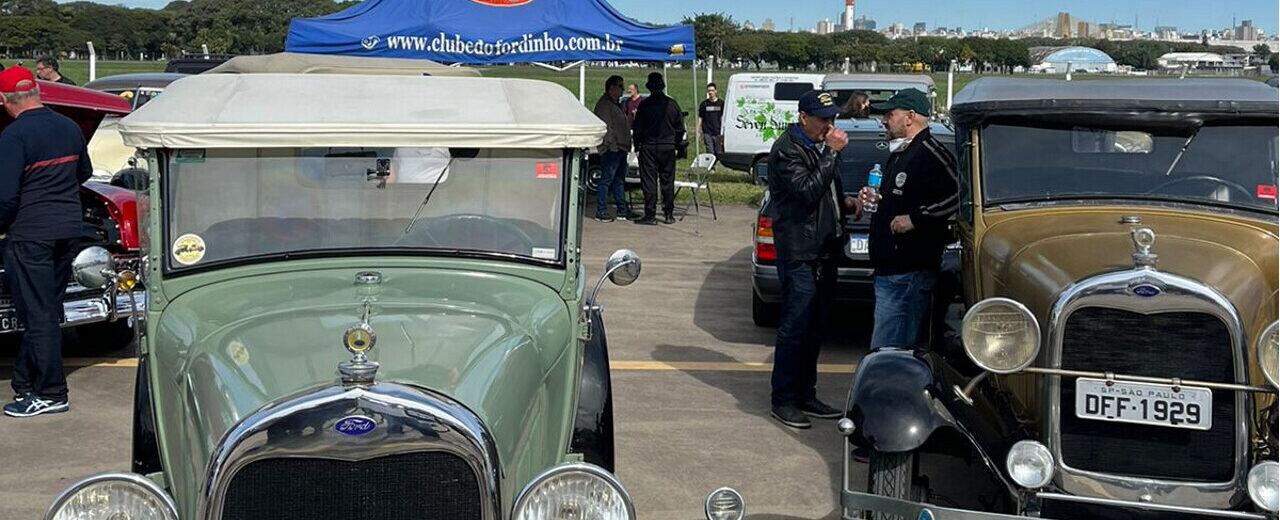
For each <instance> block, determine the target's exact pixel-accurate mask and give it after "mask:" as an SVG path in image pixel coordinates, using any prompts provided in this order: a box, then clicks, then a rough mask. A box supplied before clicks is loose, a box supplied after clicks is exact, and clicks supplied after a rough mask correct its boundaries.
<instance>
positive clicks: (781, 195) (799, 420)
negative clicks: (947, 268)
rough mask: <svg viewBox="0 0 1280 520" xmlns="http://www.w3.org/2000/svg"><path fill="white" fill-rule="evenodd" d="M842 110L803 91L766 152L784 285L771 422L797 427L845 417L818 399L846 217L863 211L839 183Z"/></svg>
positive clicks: (771, 214)
mask: <svg viewBox="0 0 1280 520" xmlns="http://www.w3.org/2000/svg"><path fill="white" fill-rule="evenodd" d="M839 113H840V107H838V106H836V104H835V102H834V101H833V100H832V99H831V95H830V94H828V93H826V92H820V91H816V90H815V91H812V92H809V93H807V94H805V95H804V96H802V97H801V98H800V122H799V124H795V125H791V127H789V128H788V129H787V131H786V132H785V133H784V134H783V135H782V137H779V138H778V140H777V141H775V142H774V143H773V150H772V151H771V152H770V153H769V207H768V216H769V217H770V218H772V219H773V236H774V245H775V247H776V249H777V252H778V261H777V269H778V281H779V282H780V283H781V284H782V314H781V316H780V320H779V322H778V339H777V341H776V342H775V347H774V349H775V353H774V360H773V376H772V378H771V380H770V382H771V384H772V387H773V393H772V396H771V401H772V402H771V404H772V408H773V409H772V415H773V417H774V418H775V419H777V420H778V421H780V422H782V423H783V424H785V425H787V426H790V427H792V428H808V427H809V426H811V423H810V421H809V417H818V418H823V419H836V418H839V417H840V415H841V412H840V410H837V409H835V408H832V407H830V406H827V405H826V404H824V403H822V402H821V401H819V400H818V398H817V394H816V390H817V383H818V350H819V348H820V347H821V345H822V337H823V335H824V333H825V332H826V317H827V315H828V313H829V311H830V307H831V303H832V297H833V296H834V292H835V285H836V264H835V260H836V258H838V255H840V254H841V253H840V249H841V247H842V245H843V243H844V215H845V213H846V212H850V211H853V212H856V211H858V203H857V201H856V200H854V198H853V197H845V196H844V188H843V186H842V185H841V182H840V173H839V164H840V160H839V155H840V152H841V151H842V150H844V148H845V146H846V145H848V144H849V136H848V135H846V134H845V132H844V131H843V130H840V129H839V128H835V127H834V126H833V125H834V123H835V118H836V115H837V114H839Z"/></svg>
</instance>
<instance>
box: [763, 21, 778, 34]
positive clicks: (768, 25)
mask: <svg viewBox="0 0 1280 520" xmlns="http://www.w3.org/2000/svg"><path fill="white" fill-rule="evenodd" d="M760 30H762V31H765V32H773V31H775V30H777V28H776V27H775V26H774V25H773V18H765V19H764V21H763V22H761V23H760Z"/></svg>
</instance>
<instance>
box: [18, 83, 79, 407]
mask: <svg viewBox="0 0 1280 520" xmlns="http://www.w3.org/2000/svg"><path fill="white" fill-rule="evenodd" d="M0 104H3V105H4V110H5V112H7V113H8V114H9V116H10V117H12V118H13V119H14V121H13V122H12V123H10V124H9V126H8V127H7V128H5V129H4V132H3V133H0V234H3V235H5V236H6V239H5V240H4V245H3V250H4V253H3V256H4V269H5V282H6V283H7V284H8V286H9V289H10V291H11V293H12V295H13V301H14V305H15V307H17V312H18V316H17V317H18V320H19V321H20V322H22V323H24V324H26V327H27V331H26V333H25V334H23V336H22V345H21V346H20V347H19V350H18V358H17V359H16V360H14V367H13V391H14V393H15V394H16V397H15V399H14V401H13V402H12V403H9V404H7V405H5V406H4V413H5V415H10V416H14V417H30V416H33V415H39V414H45V413H57V412H65V411H67V409H68V406H67V378H66V374H65V373H64V372H63V368H62V329H61V326H60V325H61V322H62V298H63V293H64V292H65V291H66V289H67V282H68V281H69V280H70V278H71V261H72V259H73V258H74V257H75V254H76V252H77V250H78V248H77V239H78V237H79V236H80V234H81V231H82V229H81V228H82V226H83V222H82V220H81V218H82V217H81V216H80V215H81V208H80V184H81V183H83V182H84V181H87V180H89V176H90V175H92V173H93V167H92V165H91V163H90V162H89V154H88V151H87V150H86V149H85V141H84V134H83V133H81V131H80V127H79V126H77V125H76V124H75V122H73V121H72V120H71V119H68V118H67V117H66V116H63V115H61V114H58V113H56V112H54V111H52V110H49V109H48V108H45V106H44V105H43V104H41V103H40V89H39V88H38V85H37V83H36V80H35V76H34V75H33V74H32V73H31V71H30V70H27V69H26V68H24V67H18V66H15V67H11V68H9V69H6V70H4V71H3V72H0Z"/></svg>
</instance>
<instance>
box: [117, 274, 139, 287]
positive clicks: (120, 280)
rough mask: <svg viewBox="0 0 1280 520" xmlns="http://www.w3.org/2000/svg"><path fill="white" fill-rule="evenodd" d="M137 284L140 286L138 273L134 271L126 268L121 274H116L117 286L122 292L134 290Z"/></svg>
mask: <svg viewBox="0 0 1280 520" xmlns="http://www.w3.org/2000/svg"><path fill="white" fill-rule="evenodd" d="M137 286H138V274H137V273H135V272H133V271H128V270H125V271H120V274H118V275H116V288H117V289H120V292H129V291H132V290H133V288H134V287H137Z"/></svg>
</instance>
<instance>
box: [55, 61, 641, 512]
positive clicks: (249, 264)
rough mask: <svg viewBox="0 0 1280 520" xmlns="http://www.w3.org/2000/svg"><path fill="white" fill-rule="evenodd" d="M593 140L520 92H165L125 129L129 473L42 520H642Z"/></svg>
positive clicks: (551, 97) (563, 104) (380, 85)
mask: <svg viewBox="0 0 1280 520" xmlns="http://www.w3.org/2000/svg"><path fill="white" fill-rule="evenodd" d="M604 132H605V127H604V124H603V123H601V122H600V121H599V120H598V119H596V118H595V116H594V115H592V113H591V112H590V111H588V110H586V109H585V108H583V106H582V105H581V104H580V103H579V102H578V101H577V100H576V99H574V97H573V96H571V95H570V94H569V92H567V91H566V90H564V89H563V88H561V87H559V86H556V85H553V84H551V83H546V82H539V81H527V80H509V79H486V78H476V77H423V76H416V77H414V76H378V77H372V76H356V75H298V74H243V75H237V74H215V75H199V76H191V77H188V78H184V79H181V80H178V81H176V82H174V83H173V84H172V85H170V86H169V88H168V89H167V90H166V91H165V95H164V96H161V97H158V98H156V99H155V100H153V101H152V102H150V103H148V104H147V105H146V106H145V107H143V108H142V109H140V110H138V111H137V112H135V113H134V114H133V115H132V116H130V117H128V118H126V119H124V120H123V121H121V123H120V133H121V135H122V136H123V138H124V141H125V144H126V145H128V146H133V147H137V148H139V149H143V150H145V153H146V154H148V158H149V160H148V164H150V165H152V171H151V172H150V178H151V182H150V186H149V192H148V193H147V197H145V198H144V200H142V201H141V203H140V206H142V207H143V210H142V211H143V215H142V220H143V222H144V224H143V227H144V229H146V231H147V232H146V235H145V237H144V242H143V247H144V249H145V262H144V264H143V268H142V272H141V273H139V274H141V275H142V278H143V280H144V282H145V284H146V287H147V291H148V296H149V298H150V299H149V302H148V303H149V305H148V309H147V314H146V317H145V320H142V323H143V326H142V327H141V329H140V331H139V333H140V334H141V338H142V341H140V342H139V345H140V349H139V350H140V352H139V356H140V363H139V371H138V379H137V394H136V409H135V416H134V437H133V463H132V466H133V467H132V471H131V472H128V473H113V474H107V475H99V476H96V477H91V478H89V479H86V480H84V481H82V482H79V483H76V484H75V485H73V486H71V487H70V488H69V489H67V491H66V492H65V493H63V495H62V496H60V497H59V498H58V499H57V500H56V501H55V502H54V503H53V505H52V506H51V508H50V510H49V513H48V516H47V518H49V519H59V520H61V519H67V520H70V519H108V518H109V519H119V518H129V519H134V520H137V519H165V520H167V519H178V518H181V519H187V520H195V519H201V520H213V519H224V520H232V519H268V518H270V519H312V518H343V519H355V518H379V519H387V520H399V519H404V520H408V519H414V520H418V519H486V520H498V519H528V520H535V519H561V518H563V519H578V518H593V519H597V518H598V519H631V518H634V516H635V514H634V508H633V506H632V504H631V500H630V498H629V497H628V495H627V492H626V491H625V489H624V488H623V487H622V485H621V484H620V483H619V481H618V479H616V478H615V477H614V476H613V473H612V471H613V459H614V457H613V420H612V407H611V391H610V383H609V372H608V352H607V348H606V343H605V331H604V326H603V321H602V320H601V317H600V307H599V306H597V305H596V304H595V296H596V293H597V292H598V291H599V289H600V287H601V286H602V285H603V282H604V280H605V279H606V278H607V279H610V280H612V281H613V282H614V283H616V284H619V285H626V284H629V283H631V282H632V281H634V280H635V279H636V278H637V277H638V276H639V274H640V260H639V258H637V257H636V255H635V253H633V252H630V251H626V250H621V251H618V252H617V253H615V254H614V255H613V256H612V257H611V258H610V259H609V260H608V262H607V264H606V266H605V270H604V275H603V276H602V277H601V278H600V279H599V280H598V281H597V280H595V279H593V280H587V279H586V278H585V276H586V272H585V269H584V267H583V265H582V258H581V252H580V249H579V247H580V242H581V237H582V219H583V210H582V208H583V204H584V201H583V195H582V190H581V188H580V178H581V177H582V175H583V171H584V165H585V163H586V150H587V149H589V148H591V147H594V146H596V145H598V144H599V143H600V141H601V138H602V136H603V134H604ZM81 260H82V261H81V262H80V263H78V265H77V276H79V277H81V278H82V279H84V280H85V281H86V283H91V284H92V283H97V284H101V283H104V282H111V281H113V280H114V281H116V282H117V283H119V284H121V285H128V283H129V279H130V276H131V275H132V273H129V272H117V271H116V270H115V269H114V267H113V266H111V265H110V256H109V255H106V256H102V255H98V256H97V257H95V256H94V255H93V254H92V253H88V254H86V255H85V256H84V257H83V258H82V259H81ZM588 282H591V285H588ZM592 288H594V291H592V290H591V289H592Z"/></svg>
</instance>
